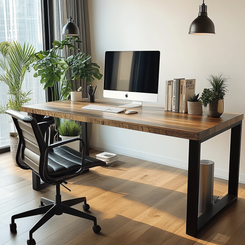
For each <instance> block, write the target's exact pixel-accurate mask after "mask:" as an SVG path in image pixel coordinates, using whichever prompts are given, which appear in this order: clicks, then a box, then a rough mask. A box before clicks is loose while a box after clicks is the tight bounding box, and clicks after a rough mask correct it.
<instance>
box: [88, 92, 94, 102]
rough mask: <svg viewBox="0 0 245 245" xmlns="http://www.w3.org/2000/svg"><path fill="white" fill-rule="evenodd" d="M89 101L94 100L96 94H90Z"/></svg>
mask: <svg viewBox="0 0 245 245" xmlns="http://www.w3.org/2000/svg"><path fill="white" fill-rule="evenodd" d="M88 102H94V94H92V95H88Z"/></svg>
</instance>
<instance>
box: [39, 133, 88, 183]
mask: <svg viewBox="0 0 245 245" xmlns="http://www.w3.org/2000/svg"><path fill="white" fill-rule="evenodd" d="M78 140H79V141H80V142H81V143H82V155H81V167H80V168H79V169H78V170H77V171H76V172H74V173H73V174H71V173H69V174H67V175H63V176H62V177H60V178H56V179H55V178H53V177H51V176H49V175H48V173H47V172H46V171H44V172H42V171H41V172H42V176H41V178H43V180H44V181H45V182H47V183H53V181H56V182H57V181H59V179H60V180H64V179H67V178H70V177H73V176H76V175H78V174H80V173H82V172H83V171H84V170H85V164H84V163H85V144H84V142H83V140H82V139H81V138H79V137H75V138H72V139H68V140H63V141H59V142H56V143H53V144H51V145H49V146H48V147H47V148H46V150H45V152H44V159H46V160H45V161H44V165H46V166H45V167H44V169H47V163H48V153H49V151H52V150H53V149H54V148H56V147H59V146H62V145H65V144H67V143H70V142H73V141H78ZM44 169H43V170H44ZM45 172H46V173H45Z"/></svg>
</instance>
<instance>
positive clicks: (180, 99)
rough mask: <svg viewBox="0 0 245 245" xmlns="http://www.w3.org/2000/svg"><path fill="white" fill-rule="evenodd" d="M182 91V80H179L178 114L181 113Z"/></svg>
mask: <svg viewBox="0 0 245 245" xmlns="http://www.w3.org/2000/svg"><path fill="white" fill-rule="evenodd" d="M183 89H184V80H180V85H179V93H180V94H179V113H182V112H183V92H184V91H183Z"/></svg>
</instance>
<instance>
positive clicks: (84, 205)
mask: <svg viewBox="0 0 245 245" xmlns="http://www.w3.org/2000/svg"><path fill="white" fill-rule="evenodd" d="M89 209H90V206H89V205H88V204H87V203H86V204H83V210H84V211H88V210H89Z"/></svg>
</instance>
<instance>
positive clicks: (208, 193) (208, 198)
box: [198, 160, 214, 213]
mask: <svg viewBox="0 0 245 245" xmlns="http://www.w3.org/2000/svg"><path fill="white" fill-rule="evenodd" d="M213 188H214V162H213V161H210V160H201V161H200V178H199V198H198V199H199V200H198V211H199V212H201V213H204V212H205V211H206V210H208V209H209V208H210V207H211V205H212V204H213Z"/></svg>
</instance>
